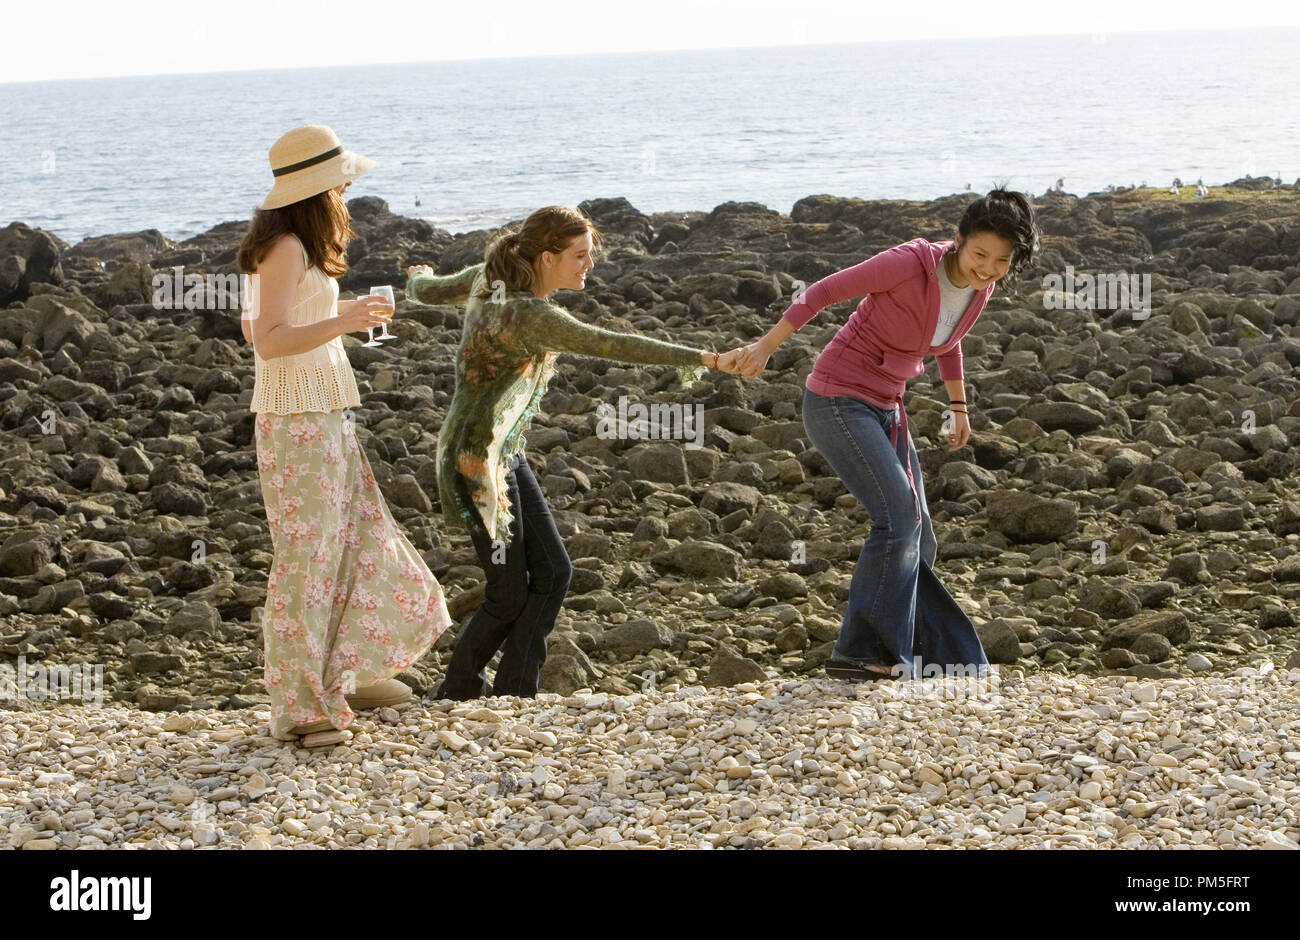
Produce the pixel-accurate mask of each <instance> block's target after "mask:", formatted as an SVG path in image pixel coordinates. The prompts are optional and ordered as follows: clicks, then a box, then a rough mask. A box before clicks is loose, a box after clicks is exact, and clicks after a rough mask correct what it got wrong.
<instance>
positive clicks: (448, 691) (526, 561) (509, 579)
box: [438, 452, 573, 699]
mask: <svg viewBox="0 0 1300 940" xmlns="http://www.w3.org/2000/svg"><path fill="white" fill-rule="evenodd" d="M506 484H507V486H508V487H509V490H510V506H511V511H512V512H513V513H514V521H513V522H512V523H511V525H510V533H509V536H508V538H509V541H505V539H506V536H504V535H503V536H502V541H503V542H504V543H505V545H504V547H505V553H504V558H503V557H502V555H501V553H500V552H498V551H495V547H494V546H493V544H492V542H491V540H490V539H489V538H488V533H487V530H486V529H485V528H484V527H483V524H482V522H480V521H479V520H478V519H475V520H474V522H475V523H476V524H475V525H474V526H473V528H472V529H471V531H470V537H471V538H472V539H473V540H474V550H475V551H476V552H478V557H479V564H480V565H482V567H483V574H484V576H485V577H486V581H487V583H486V586H485V588H484V593H483V604H482V606H481V607H479V609H478V610H477V611H475V613H474V616H473V617H471V618H470V621H469V623H468V624H467V625H466V626H465V629H464V630H462V631H461V634H460V636H459V637H458V638H457V640H456V648H455V650H453V651H452V654H451V662H450V663H449V664H448V666H447V676H446V678H445V679H444V680H443V683H442V686H441V687H440V688H439V689H438V697H439V698H451V699H471V698H480V697H482V696H485V695H487V694H488V684H487V674H486V669H487V664H488V663H489V662H491V660H492V657H493V656H495V655H496V652H497V650H501V651H502V652H501V661H500V662H499V663H498V664H497V671H496V680H495V682H494V683H493V685H492V694H493V695H520V696H533V695H536V694H537V683H538V680H539V677H540V675H541V671H542V663H543V662H544V661H545V660H546V636H547V634H549V633H550V632H551V630H552V628H554V626H555V618H556V617H557V616H558V615H559V613H560V606H561V605H562V604H563V603H564V595H565V592H566V591H568V589H569V579H570V578H571V577H572V575H573V566H572V564H571V563H570V562H569V555H568V552H566V551H565V550H564V541H563V540H562V539H561V538H560V533H559V531H558V530H557V529H556V528H555V520H554V519H553V518H552V517H551V510H550V509H549V508H548V507H547V505H546V498H545V497H544V496H543V494H542V489H541V487H540V486H538V485H537V479H536V477H534V476H533V471H532V470H531V469H530V468H529V466H528V461H527V460H526V459H525V458H524V455H523V453H522V452H520V453H517V454H515V455H514V456H513V457H512V458H511V459H510V461H509V463H507V464H506ZM455 485H456V486H458V487H461V488H462V490H463V488H464V487H465V481H464V478H463V477H459V478H458V479H457V480H456V484H455ZM494 554H495V556H496V557H495V558H494V557H493V556H494Z"/></svg>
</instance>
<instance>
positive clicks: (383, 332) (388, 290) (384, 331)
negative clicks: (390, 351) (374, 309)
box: [370, 284, 397, 343]
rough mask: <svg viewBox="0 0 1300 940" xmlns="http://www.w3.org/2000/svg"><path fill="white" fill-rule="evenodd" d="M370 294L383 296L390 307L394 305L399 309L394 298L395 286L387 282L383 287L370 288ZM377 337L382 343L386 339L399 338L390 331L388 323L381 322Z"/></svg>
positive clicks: (394, 307)
mask: <svg viewBox="0 0 1300 940" xmlns="http://www.w3.org/2000/svg"><path fill="white" fill-rule="evenodd" d="M370 296H371V297H382V298H384V300H386V301H388V305H389V306H390V307H393V309H394V310H396V309H397V307H396V303H395V301H394V300H393V288H392V287H391V286H389V285H387V284H386V285H384V286H383V287H372V288H370ZM375 339H376V340H378V341H379V342H381V343H382V342H383V341H384V340H386V339H397V337H396V336H394V335H393V334H392V333H390V332H388V324H387V323H381V324H379V335H378V336H376V337H375Z"/></svg>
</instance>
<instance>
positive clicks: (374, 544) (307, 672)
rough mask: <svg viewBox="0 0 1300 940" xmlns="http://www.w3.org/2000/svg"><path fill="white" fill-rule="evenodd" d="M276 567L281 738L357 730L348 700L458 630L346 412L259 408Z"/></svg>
mask: <svg viewBox="0 0 1300 940" xmlns="http://www.w3.org/2000/svg"><path fill="white" fill-rule="evenodd" d="M255 442H256V446H257V469H258V475H259V477H260V478H261V485H262V499H263V502H264V503H265V506H266V521H267V524H268V526H269V527H270V530H271V543H272V546H273V548H274V551H275V560H274V562H273V567H272V571H271V574H270V577H269V580H268V582H267V586H266V606H265V608H264V610H263V615H262V635H263V640H264V644H265V645H264V649H263V652H264V663H265V665H264V681H265V683H266V690H267V693H268V694H269V696H270V699H271V729H270V730H271V734H272V736H273V737H276V738H278V739H280V740H289V739H291V738H292V737H293V736H292V735H291V734H289V729H290V728H292V727H293V726H294V725H304V724H311V723H312V722H316V721H321V720H323V719H328V720H329V721H330V722H332V723H333V724H334V726H335V727H336V728H344V727H346V726H348V725H349V724H351V723H352V718H353V712H352V709H351V708H350V707H349V705H348V703H347V700H346V698H345V696H346V695H347V694H348V693H350V692H354V691H356V690H357V689H363V688H366V687H368V686H371V685H375V684H377V683H379V682H382V681H384V680H385V679H389V678H392V677H393V676H394V675H396V674H397V673H399V672H401V671H402V670H403V669H405V668H407V667H408V666H410V665H411V664H412V663H414V662H415V661H416V660H418V659H419V658H420V657H421V656H423V655H424V653H425V652H426V651H427V650H428V649H429V647H430V646H432V645H433V642H434V641H435V640H437V639H438V637H439V636H440V635H441V634H442V632H443V631H444V630H446V629H447V627H448V626H450V625H451V616H450V614H449V613H448V611H447V603H446V599H445V598H444V597H443V592H442V586H441V585H440V584H439V583H438V580H437V578H435V577H434V576H433V573H432V572H431V571H430V570H429V567H428V565H426V564H425V562H424V559H423V558H421V557H420V555H419V554H418V553H417V552H416V550H415V548H414V546H412V545H411V543H410V541H408V540H407V538H406V536H405V535H403V534H402V532H401V530H400V529H399V528H398V527H397V524H396V523H395V522H394V521H393V517H392V515H391V514H390V513H389V511H388V505H387V504H386V503H385V502H384V497H383V494H381V493H380V491H379V487H378V486H377V485H376V483H375V477H374V474H373V473H372V472H371V470H370V463H369V461H368V460H366V455H365V452H364V451H363V450H362V449H361V447H360V446H359V445H358V443H357V438H356V434H355V428H354V427H353V422H352V421H351V420H350V419H349V418H347V417H345V416H344V412H342V411H332V412H304V413H301V414H293V415H277V414H270V413H265V412H264V413H259V414H258V415H257V417H256V420H255Z"/></svg>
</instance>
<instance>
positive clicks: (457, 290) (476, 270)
mask: <svg viewBox="0 0 1300 940" xmlns="http://www.w3.org/2000/svg"><path fill="white" fill-rule="evenodd" d="M412 272H415V273H412ZM407 273H408V274H410V277H408V278H407V281H406V299H407V300H414V301H415V302H416V303H421V304H463V303H464V302H465V301H467V300H468V299H469V294H470V291H471V290H472V289H473V287H474V280H475V278H477V277H478V276H479V275H480V274H481V273H483V265H482V264H474V265H470V266H469V267H468V268H465V269H464V270H462V271H457V272H456V273H455V274H442V275H440V274H433V273H431V272H430V270H429V268H428V266H427V265H420V266H418V267H411V268H407Z"/></svg>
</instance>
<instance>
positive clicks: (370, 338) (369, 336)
mask: <svg viewBox="0 0 1300 940" xmlns="http://www.w3.org/2000/svg"><path fill="white" fill-rule="evenodd" d="M389 289H390V290H391V288H389ZM374 293H375V288H371V290H370V293H369V294H361V293H358V294H357V300H360V299H361V298H362V297H370V296H373V295H374ZM361 345H362V346H382V345H384V344H383V343H382V342H380V341H379V340H377V339H375V328H374V327H373V326H368V327H366V341H365V342H364V343H362V344H361Z"/></svg>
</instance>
